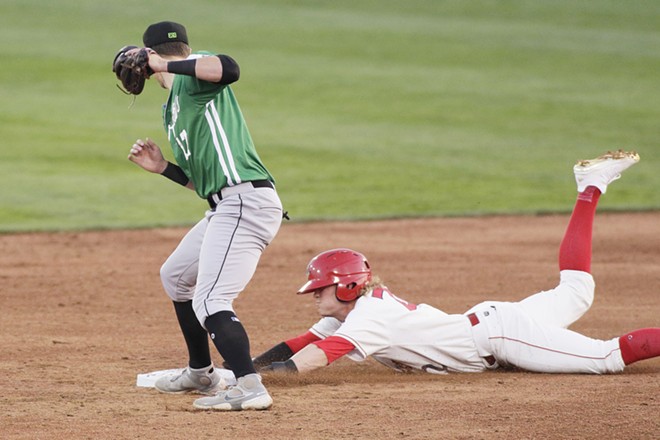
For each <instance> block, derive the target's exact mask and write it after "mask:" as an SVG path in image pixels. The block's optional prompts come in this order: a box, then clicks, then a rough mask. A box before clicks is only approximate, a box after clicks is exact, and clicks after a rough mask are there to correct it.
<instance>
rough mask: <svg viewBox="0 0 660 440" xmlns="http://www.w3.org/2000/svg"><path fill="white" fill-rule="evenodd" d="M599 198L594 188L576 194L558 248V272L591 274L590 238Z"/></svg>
mask: <svg viewBox="0 0 660 440" xmlns="http://www.w3.org/2000/svg"><path fill="white" fill-rule="evenodd" d="M599 198H600V190H599V189H598V188H596V187H594V186H589V187H587V189H585V190H584V191H582V192H581V193H580V194H578V197H577V201H576V202H575V207H574V208H573V214H571V220H570V221H569V222H568V227H567V228H566V232H565V233H564V239H563V240H562V242H561V246H560V247H559V270H580V271H582V272H591V237H592V235H593V224H594V217H595V215H596V206H598V199H599Z"/></svg>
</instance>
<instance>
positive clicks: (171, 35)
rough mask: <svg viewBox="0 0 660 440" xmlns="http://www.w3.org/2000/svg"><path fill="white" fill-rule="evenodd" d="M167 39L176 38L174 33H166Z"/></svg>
mask: <svg viewBox="0 0 660 440" xmlns="http://www.w3.org/2000/svg"><path fill="white" fill-rule="evenodd" d="M167 38H176V32H168V33H167Z"/></svg>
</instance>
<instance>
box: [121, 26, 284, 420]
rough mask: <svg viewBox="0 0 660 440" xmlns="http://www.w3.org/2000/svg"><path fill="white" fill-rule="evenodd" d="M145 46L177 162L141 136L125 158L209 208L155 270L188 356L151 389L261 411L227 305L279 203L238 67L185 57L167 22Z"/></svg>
mask: <svg viewBox="0 0 660 440" xmlns="http://www.w3.org/2000/svg"><path fill="white" fill-rule="evenodd" d="M143 42H144V46H145V47H146V48H147V50H148V53H149V67H150V68H151V70H152V71H153V74H151V77H150V78H152V79H155V80H156V81H157V82H158V83H159V84H160V85H161V87H163V88H165V89H169V91H170V92H169V97H168V100H167V104H166V105H165V106H164V109H163V121H164V126H165V130H166V132H167V137H168V140H169V141H170V144H171V146H172V151H173V152H174V157H175V159H176V162H177V164H173V163H170V162H168V161H166V160H165V159H164V157H163V154H162V152H161V150H160V147H159V146H158V145H156V143H154V142H153V141H152V140H150V139H148V138H147V139H146V140H142V139H138V140H137V141H136V142H135V144H133V146H132V147H131V150H130V154H129V156H128V158H129V160H131V161H132V162H134V163H136V164H137V165H139V166H140V167H142V168H143V169H145V170H147V171H150V172H153V173H158V174H162V175H163V176H165V177H167V178H169V179H171V180H173V181H174V182H177V183H179V184H181V185H184V186H186V187H188V188H190V189H192V190H194V191H195V192H196V193H197V195H198V196H199V197H201V198H203V199H206V200H207V201H208V203H209V206H210V209H209V210H208V211H207V212H206V215H205V216H204V218H203V219H202V220H200V221H199V223H197V224H196V225H195V226H194V227H193V228H192V229H191V230H190V231H189V232H188V233H187V234H186V236H185V237H184V238H183V239H182V241H181V243H180V244H179V245H178V247H177V248H176V249H175V250H174V252H173V253H172V254H171V255H170V256H169V258H168V259H167V261H166V262H165V263H164V264H163V266H162V268H161V271H160V275H161V280H162V283H163V287H164V289H165V291H166V292H167V294H168V295H169V297H170V298H171V299H172V301H173V303H174V310H175V312H176V316H177V319H178V322H179V325H180V327H181V331H182V333H183V336H184V339H185V342H186V345H187V348H188V355H189V359H188V366H187V367H186V368H184V369H182V370H181V371H180V372H179V373H177V374H174V375H172V376H168V377H163V378H161V379H159V380H158V381H157V382H156V384H155V386H156V388H157V389H158V390H159V391H161V392H165V393H187V392H195V393H201V394H208V395H211V396H213V397H211V398H206V400H204V401H202V402H201V403H200V402H199V399H198V401H196V402H195V404H194V406H195V407H197V408H201V409H216V410H242V409H267V408H269V407H270V406H271V405H272V398H271V396H270V395H269V394H268V391H267V390H266V388H265V387H264V386H263V384H262V383H261V376H259V375H258V374H257V372H256V370H255V367H254V365H253V363H252V359H251V357H250V344H249V339H248V335H247V333H246V331H245V329H244V328H243V325H242V324H241V322H240V320H239V319H238V318H237V317H236V314H235V313H234V310H233V307H232V303H233V301H234V299H236V298H237V297H238V295H239V293H240V292H241V291H242V290H243V289H244V288H245V286H246V285H247V283H248V282H249V281H250V279H251V278H252V276H253V274H254V272H255V270H256V267H257V263H258V261H259V258H260V256H261V254H262V252H263V251H264V249H265V248H266V246H267V245H268V244H269V243H270V242H271V240H273V238H274V237H275V235H276V234H277V231H278V230H279V228H280V224H281V221H282V204H281V202H280V199H279V197H278V195H277V192H276V191H275V186H274V183H273V182H274V180H273V177H272V176H271V174H270V173H269V172H268V170H267V169H266V167H265V166H264V164H263V163H262V161H261V160H260V158H259V156H258V154H257V152H256V150H255V147H254V144H253V142H252V138H251V137H250V133H249V131H248V128H247V125H246V123H245V120H244V119H243V115H242V114H241V110H240V107H239V105H238V102H237V100H236V97H235V96H234V93H233V92H232V89H231V87H230V85H229V84H231V83H233V82H235V81H237V80H238V78H239V68H238V64H237V63H236V61H234V60H233V59H232V58H231V57H229V56H227V55H213V54H211V53H208V52H199V53H196V54H193V53H192V51H191V49H190V47H189V46H188V37H187V33H186V29H185V28H184V27H183V26H182V25H180V24H178V23H174V22H159V23H155V24H152V25H150V26H149V27H148V28H147V30H146V31H145V33H144V35H143ZM209 335H210V337H211V340H212V342H213V344H214V345H215V347H216V348H217V350H218V352H219V353H220V355H221V356H222V357H223V358H224V359H225V361H226V362H227V364H229V365H231V366H232V370H233V372H234V374H235V376H236V378H237V384H236V385H235V386H233V387H231V388H229V389H226V390H222V389H221V388H222V380H221V377H220V375H219V374H218V372H217V371H215V370H214V366H213V363H212V360H211V355H210V352H209V343H208V336H209Z"/></svg>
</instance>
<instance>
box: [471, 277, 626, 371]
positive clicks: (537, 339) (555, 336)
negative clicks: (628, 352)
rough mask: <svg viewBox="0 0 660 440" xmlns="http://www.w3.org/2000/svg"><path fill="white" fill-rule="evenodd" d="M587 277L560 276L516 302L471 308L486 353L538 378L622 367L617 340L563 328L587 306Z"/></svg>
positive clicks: (590, 298) (589, 287)
mask: <svg viewBox="0 0 660 440" xmlns="http://www.w3.org/2000/svg"><path fill="white" fill-rule="evenodd" d="M593 291H594V282H593V278H592V277H591V275H590V274H588V273H586V272H579V271H562V272H561V281H560V284H559V286H557V287H556V288H555V289H552V290H548V291H544V292H539V293H537V294H535V295H532V296H530V297H528V298H526V299H524V300H522V301H520V302H517V303H508V302H496V301H489V302H486V303H482V304H480V305H478V306H476V307H474V308H473V310H472V311H474V312H476V313H477V316H478V318H479V320H480V323H483V324H485V325H486V329H487V332H486V333H487V338H488V346H489V347H490V350H489V351H490V352H491V354H492V355H493V356H495V358H496V359H497V361H498V363H499V364H500V365H510V366H515V367H519V368H522V369H524V370H527V371H534V372H540V373H598V374H602V373H615V372H620V371H623V368H624V366H625V364H624V362H623V359H622V358H621V352H620V348H619V340H618V338H614V339H611V340H607V341H602V340H598V339H593V338H589V337H587V336H584V335H581V334H579V333H576V332H574V331H571V330H568V329H566V327H567V326H568V325H570V324H572V323H573V322H575V321H576V320H577V319H578V318H579V317H581V316H582V315H583V314H584V313H585V312H586V311H587V310H588V309H589V307H590V306H591V303H592V301H593Z"/></svg>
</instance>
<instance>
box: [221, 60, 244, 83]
mask: <svg viewBox="0 0 660 440" xmlns="http://www.w3.org/2000/svg"><path fill="white" fill-rule="evenodd" d="M218 58H220V63H221V64H222V78H220V81H219V82H220V84H231V83H235V82H236V81H238V79H239V78H240V76H241V69H240V67H238V63H237V62H236V61H235V60H234V59H233V58H232V57H230V56H229V55H218Z"/></svg>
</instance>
